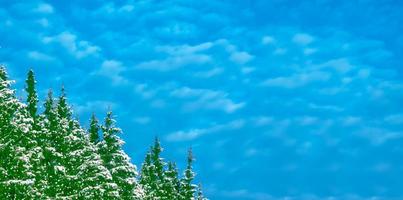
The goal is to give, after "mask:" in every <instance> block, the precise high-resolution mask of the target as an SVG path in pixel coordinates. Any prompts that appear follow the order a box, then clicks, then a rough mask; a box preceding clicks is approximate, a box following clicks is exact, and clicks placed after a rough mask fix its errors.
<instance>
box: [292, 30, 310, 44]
mask: <svg viewBox="0 0 403 200" xmlns="http://www.w3.org/2000/svg"><path fill="white" fill-rule="evenodd" d="M313 40H314V38H313V37H312V36H311V35H309V34H306V33H297V34H295V35H294V37H293V38H292V41H293V42H295V43H296V44H299V45H308V44H310V43H311V42H313Z"/></svg>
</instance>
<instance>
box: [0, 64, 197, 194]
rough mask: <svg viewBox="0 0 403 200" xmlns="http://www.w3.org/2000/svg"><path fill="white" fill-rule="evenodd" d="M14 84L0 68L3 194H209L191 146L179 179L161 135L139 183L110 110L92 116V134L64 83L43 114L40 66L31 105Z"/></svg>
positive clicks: (30, 85)
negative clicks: (197, 179)
mask: <svg viewBox="0 0 403 200" xmlns="http://www.w3.org/2000/svg"><path fill="white" fill-rule="evenodd" d="M11 83H12V82H11V81H9V80H8V77H7V73H6V72H5V69H4V68H0V199H145V200H158V199H159V200H171V199H178V200H182V199H183V200H190V199H192V200H193V199H195V198H197V199H198V200H204V199H205V198H204V197H203V194H202V191H201V186H199V187H198V188H197V187H196V186H194V185H193V184H192V181H193V179H194V173H193V171H192V162H193V156H192V152H191V150H190V151H189V155H188V165H187V168H186V170H185V173H184V176H183V178H182V179H180V180H179V178H178V170H177V168H176V165H175V163H173V162H169V163H168V164H166V163H165V162H164V160H163V159H162V158H161V152H162V151H163V149H162V147H161V145H160V141H159V140H158V138H156V139H155V142H154V145H153V146H152V147H151V149H150V151H149V152H148V153H147V155H146V157H145V161H144V163H143V165H142V169H141V175H140V177H139V183H140V184H138V183H137V180H136V177H137V172H136V168H135V166H134V165H133V164H131V162H130V158H129V157H128V156H127V154H126V153H125V152H124V151H123V150H122V145H123V144H124V142H123V141H122V140H121V139H120V137H119V136H118V135H119V134H120V133H121V130H120V129H119V128H117V127H115V121H114V119H113V118H112V113H111V112H108V113H107V116H106V119H105V124H104V125H103V126H99V125H98V120H97V119H96V117H95V115H93V116H92V117H91V120H90V128H89V130H88V132H89V134H86V132H85V130H84V129H83V128H82V127H81V126H80V124H79V122H78V121H77V120H76V119H73V118H72V110H71V109H70V106H69V105H68V103H67V97H66V94H65V90H64V87H63V88H62V90H61V94H60V96H59V98H58V101H57V102H56V103H55V100H54V98H53V93H52V91H51V90H49V92H48V96H47V99H46V101H45V103H44V108H45V110H44V112H43V114H39V115H38V114H37V109H38V108H37V103H38V97H37V94H36V91H35V78H34V74H33V72H32V71H29V72H28V77H27V80H26V87H25V90H26V92H27V93H28V98H27V105H25V104H23V103H21V102H20V101H19V100H18V99H17V98H16V97H15V93H14V91H13V90H11V89H10V85H11ZM99 130H102V132H103V138H102V139H101V138H100V135H99ZM196 188H197V191H196ZM195 193H197V194H195Z"/></svg>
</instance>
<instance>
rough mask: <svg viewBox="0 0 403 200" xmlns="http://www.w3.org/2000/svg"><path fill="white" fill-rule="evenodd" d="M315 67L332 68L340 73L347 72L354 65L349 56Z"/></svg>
mask: <svg viewBox="0 0 403 200" xmlns="http://www.w3.org/2000/svg"><path fill="white" fill-rule="evenodd" d="M314 68H316V69H323V68H331V69H334V70H336V71H337V72H339V73H342V74H345V73H347V72H349V71H351V70H352V69H353V68H354V66H353V65H352V64H351V63H350V61H349V60H348V59H347V58H338V59H333V60H329V61H326V62H325V63H322V64H320V65H317V66H314Z"/></svg>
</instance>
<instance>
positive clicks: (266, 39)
mask: <svg viewBox="0 0 403 200" xmlns="http://www.w3.org/2000/svg"><path fill="white" fill-rule="evenodd" d="M275 41H276V40H275V39H274V38H273V37H272V36H264V37H263V38H262V44H265V45H267V44H273V43H274V42H275Z"/></svg>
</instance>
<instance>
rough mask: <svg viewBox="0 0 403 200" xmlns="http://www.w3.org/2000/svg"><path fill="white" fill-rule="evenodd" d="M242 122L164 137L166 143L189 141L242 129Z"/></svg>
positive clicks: (243, 123) (178, 132) (175, 133)
mask: <svg viewBox="0 0 403 200" xmlns="http://www.w3.org/2000/svg"><path fill="white" fill-rule="evenodd" d="M244 125H245V122H244V120H234V121H231V122H229V123H226V124H218V125H214V126H211V127H208V128H204V129H191V130H188V131H176V132H173V133H170V134H168V135H167V136H166V140H167V141H189V140H194V139H197V138H199V137H201V136H205V135H208V134H213V133H220V132H223V131H231V130H237V129H240V128H242V127H243V126H244Z"/></svg>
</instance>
